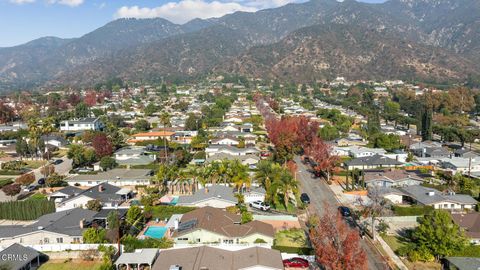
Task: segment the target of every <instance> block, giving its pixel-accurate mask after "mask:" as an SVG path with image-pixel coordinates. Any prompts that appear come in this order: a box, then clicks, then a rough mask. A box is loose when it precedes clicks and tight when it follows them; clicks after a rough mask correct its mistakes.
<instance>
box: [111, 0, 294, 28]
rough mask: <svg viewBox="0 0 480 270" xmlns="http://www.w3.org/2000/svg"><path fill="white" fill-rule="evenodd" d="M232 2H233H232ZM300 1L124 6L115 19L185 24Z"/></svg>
mask: <svg viewBox="0 0 480 270" xmlns="http://www.w3.org/2000/svg"><path fill="white" fill-rule="evenodd" d="M230 1H232V0H230ZM297 1H298V0H233V1H232V2H220V1H212V2H207V1H205V0H181V1H179V2H169V3H166V4H164V5H161V6H158V7H154V8H149V7H139V6H123V7H121V8H119V9H118V10H117V12H116V13H115V15H114V17H115V18H139V19H144V18H158V17H161V18H165V19H167V20H169V21H172V22H174V23H185V22H188V21H190V20H192V19H195V18H200V19H206V18H213V17H221V16H223V15H225V14H229V13H234V12H236V11H248V12H254V11H257V10H260V9H264V8H272V7H278V6H282V5H285V4H288V3H290V2H297Z"/></svg>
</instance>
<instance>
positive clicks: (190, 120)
mask: <svg viewBox="0 0 480 270" xmlns="http://www.w3.org/2000/svg"><path fill="white" fill-rule="evenodd" d="M198 128H199V119H198V118H197V117H196V116H195V114H193V113H189V114H188V117H187V120H185V130H198Z"/></svg>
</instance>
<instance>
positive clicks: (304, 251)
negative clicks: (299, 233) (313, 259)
mask: <svg viewBox="0 0 480 270" xmlns="http://www.w3.org/2000/svg"><path fill="white" fill-rule="evenodd" d="M272 248H273V249H276V250H278V251H280V252H282V253H291V254H298V255H314V254H315V253H314V250H313V249H312V248H309V247H285V246H273V247H272Z"/></svg>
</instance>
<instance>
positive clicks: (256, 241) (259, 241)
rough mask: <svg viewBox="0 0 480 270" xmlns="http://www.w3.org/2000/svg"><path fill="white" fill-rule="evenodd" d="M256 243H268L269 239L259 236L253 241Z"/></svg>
mask: <svg viewBox="0 0 480 270" xmlns="http://www.w3.org/2000/svg"><path fill="white" fill-rule="evenodd" d="M253 243H255V244H266V243H267V241H265V240H263V239H262V238H257V239H255V241H253Z"/></svg>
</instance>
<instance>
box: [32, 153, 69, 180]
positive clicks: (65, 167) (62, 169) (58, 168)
mask: <svg viewBox="0 0 480 270" xmlns="http://www.w3.org/2000/svg"><path fill="white" fill-rule="evenodd" d="M59 159H61V160H63V162H62V163H60V164H58V165H54V166H55V172H56V173H58V174H60V175H66V174H68V172H69V171H70V170H71V169H72V160H71V159H68V158H67V157H62V158H59ZM33 173H34V174H35V179H36V180H38V179H40V178H43V174H42V173H41V167H40V168H38V169H35V170H33Z"/></svg>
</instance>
